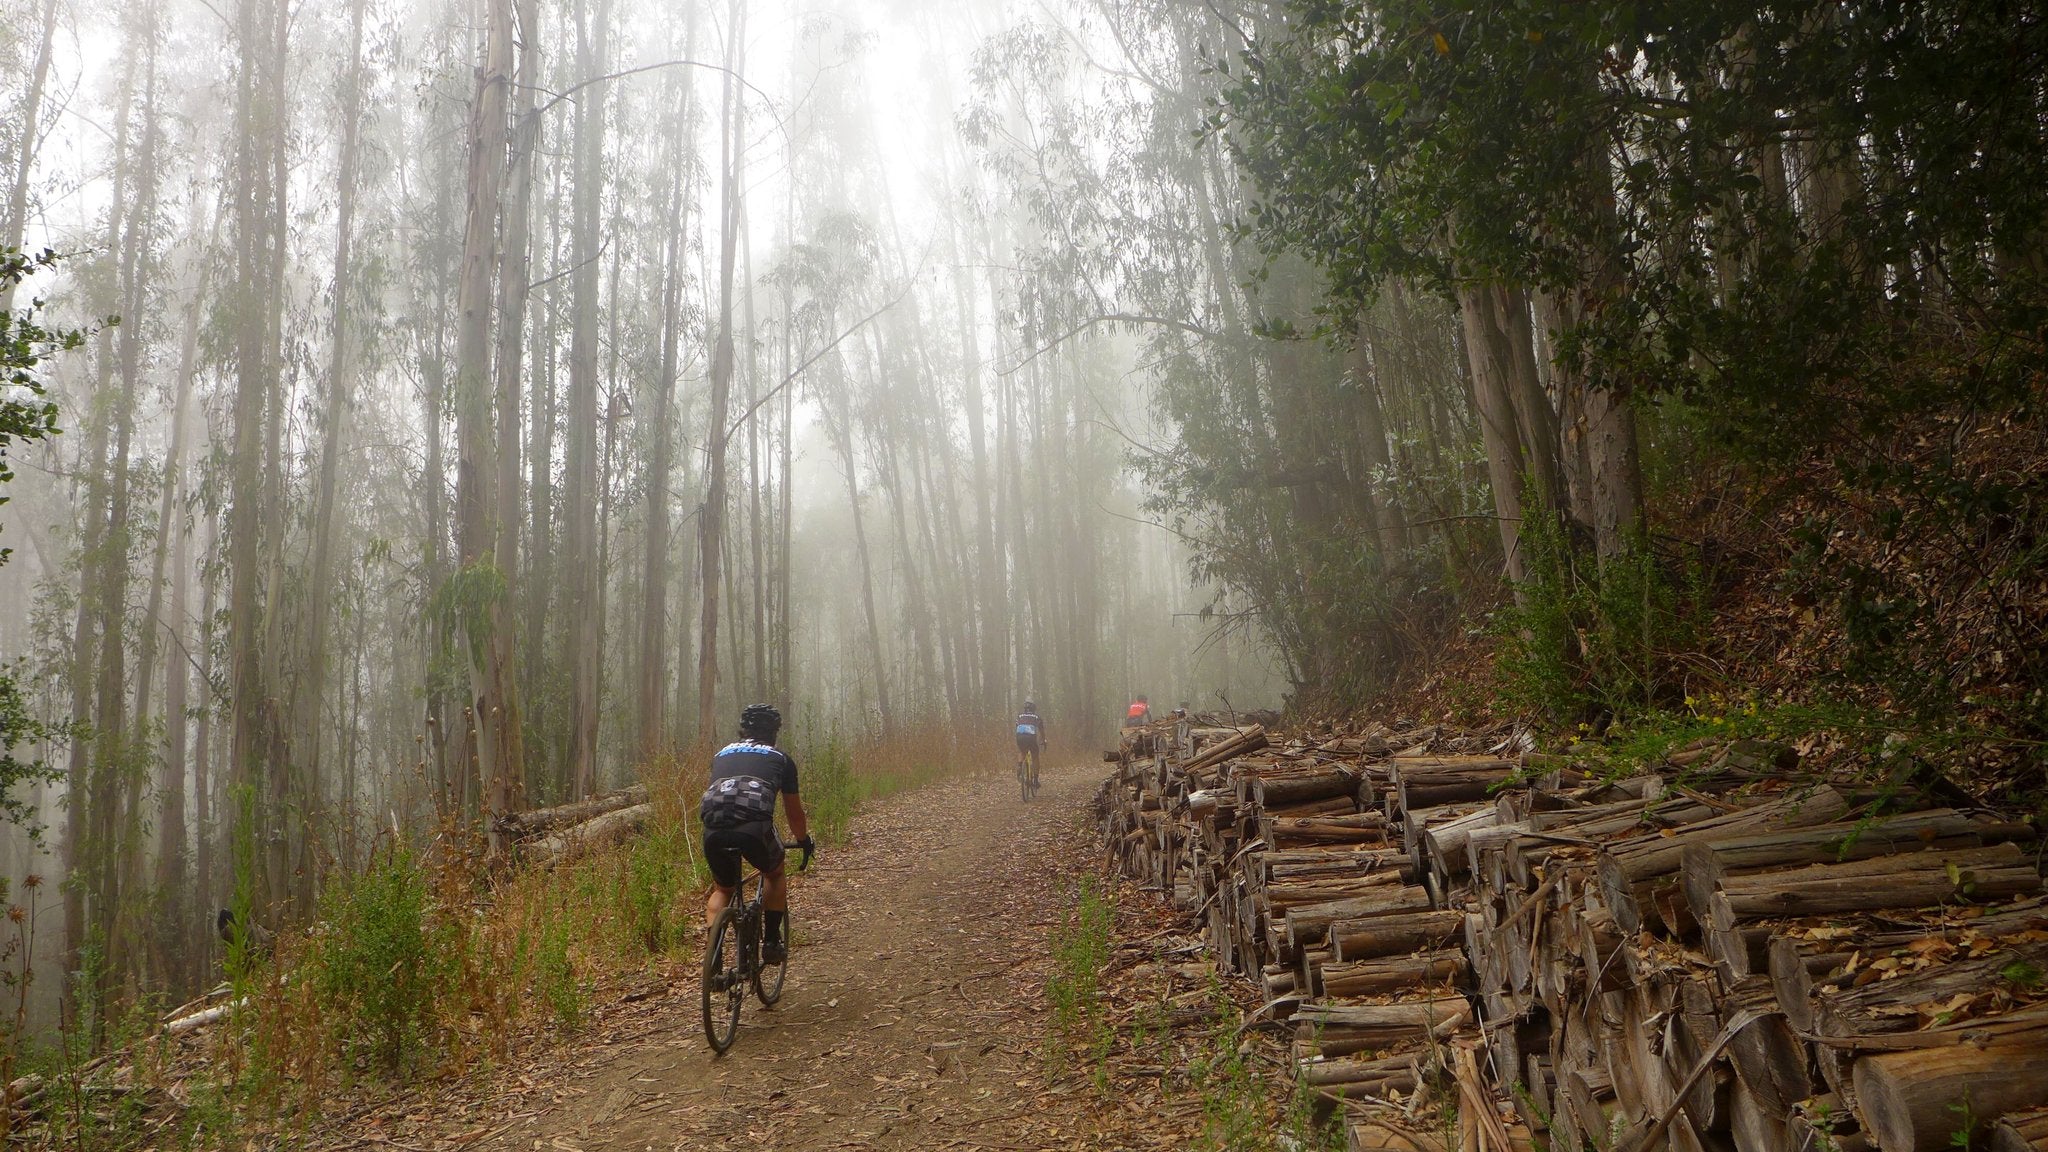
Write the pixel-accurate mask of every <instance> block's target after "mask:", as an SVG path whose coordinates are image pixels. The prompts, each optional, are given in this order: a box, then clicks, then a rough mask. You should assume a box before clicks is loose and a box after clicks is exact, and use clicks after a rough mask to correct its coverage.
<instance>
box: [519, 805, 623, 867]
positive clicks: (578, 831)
mask: <svg viewBox="0 0 2048 1152" xmlns="http://www.w3.org/2000/svg"><path fill="white" fill-rule="evenodd" d="M653 817H654V805H652V804H635V805H633V806H632V807H630V808H621V809H619V810H617V811H615V812H607V813H605V814H604V815H602V816H599V817H597V818H595V819H592V820H585V821H584V822H583V823H581V824H572V825H570V826H569V827H567V828H564V829H562V830H561V831H559V832H557V833H555V834H554V835H552V836H548V837H546V838H544V839H540V840H533V841H529V842H527V843H525V844H522V845H520V847H519V850H520V851H521V852H522V853H524V854H525V855H526V857H527V859H529V860H533V861H536V862H539V863H542V864H547V865H553V864H555V863H556V862H558V861H560V860H561V859H562V858H563V857H564V856H566V855H568V854H569V853H570V852H574V851H588V850H589V849H592V848H595V847H598V846H599V845H602V844H607V843H610V842H611V841H613V840H616V839H618V838H620V837H622V836H627V835H631V834H632V833H635V832H638V831H639V830H640V829H642V828H644V827H646V825H647V821H649V820H651V819H653Z"/></svg>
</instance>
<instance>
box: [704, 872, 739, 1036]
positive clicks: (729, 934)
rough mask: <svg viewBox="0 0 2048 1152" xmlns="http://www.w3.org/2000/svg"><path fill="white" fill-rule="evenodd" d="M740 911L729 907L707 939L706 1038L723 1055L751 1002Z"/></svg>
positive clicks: (713, 922)
mask: <svg viewBox="0 0 2048 1152" xmlns="http://www.w3.org/2000/svg"><path fill="white" fill-rule="evenodd" d="M736 912H737V909H736V908H735V907H733V906H732V905H727V906H726V909H725V911H723V912H720V913H719V914H718V919H716V920H714V921H712V922H711V932H710V934H709V935H708V936H706V937H705V940H704V975H703V996H704V1039H706V1040H708V1041H710V1042H711V1050H712V1051H713V1052H717V1053H719V1054H721V1055H723V1054H724V1052H725V1050H726V1049H728V1048H730V1047H732V1042H733V1038H734V1037H736V1036H738V1035H739V1031H740V1005H741V1004H744V1003H746V1000H747V982H746V975H745V973H744V972H743V970H742V965H741V962H740V925H739V918H738V916H737V915H736V914H735V913H736Z"/></svg>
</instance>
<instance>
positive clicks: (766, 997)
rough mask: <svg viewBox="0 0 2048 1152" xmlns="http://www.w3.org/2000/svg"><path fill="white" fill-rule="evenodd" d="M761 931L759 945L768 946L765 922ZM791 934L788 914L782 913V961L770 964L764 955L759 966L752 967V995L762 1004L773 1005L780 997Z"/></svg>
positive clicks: (787, 962) (787, 976) (786, 973)
mask: <svg viewBox="0 0 2048 1152" xmlns="http://www.w3.org/2000/svg"><path fill="white" fill-rule="evenodd" d="M762 933H763V939H762V941H761V946H762V947H763V948H764V949H765V948H766V947H767V946H768V941H767V939H766V933H767V926H766V924H765V923H764V924H763V925H762ZM792 935H794V933H792V932H791V931H790V924H789V915H788V913H784V914H783V917H782V941H783V943H782V962H781V963H780V964H770V963H768V960H767V957H766V956H765V955H764V956H763V957H762V959H761V966H760V967H758V968H756V969H754V995H755V996H756V997H758V998H759V999H760V1001H761V1003H762V1004H764V1005H767V1006H769V1007H773V1006H774V1004H775V1002H776V1001H777V1000H780V999H782V982H783V981H784V980H786V979H788V978H789V939H790V937H791V936H792Z"/></svg>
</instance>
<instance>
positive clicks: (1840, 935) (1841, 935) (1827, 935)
mask: <svg viewBox="0 0 2048 1152" xmlns="http://www.w3.org/2000/svg"><path fill="white" fill-rule="evenodd" d="M1800 934H1801V935H1803V936H1805V937H1806V938H1807V939H1808V940H1847V939H1849V938H1850V937H1851V936H1854V935H1856V929H1854V928H1843V927H1840V926H1837V925H1832V924H1827V925H1821V926H1818V927H1814V928H1807V929H1804V930H1803V931H1802V932H1801V933H1800Z"/></svg>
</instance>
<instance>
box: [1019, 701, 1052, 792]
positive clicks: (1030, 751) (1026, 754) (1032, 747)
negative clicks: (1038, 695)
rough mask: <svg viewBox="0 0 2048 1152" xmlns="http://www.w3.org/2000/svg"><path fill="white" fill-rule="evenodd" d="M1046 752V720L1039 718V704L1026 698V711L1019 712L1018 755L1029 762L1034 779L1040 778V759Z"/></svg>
mask: <svg viewBox="0 0 2048 1152" xmlns="http://www.w3.org/2000/svg"><path fill="white" fill-rule="evenodd" d="M1044 752H1045V721H1044V720H1041V719H1039V716H1038V705H1037V704H1036V703H1034V702H1032V701H1030V700H1026V701H1025V702H1024V711H1022V712H1019V713H1018V714H1017V755H1018V756H1020V757H1022V758H1024V760H1026V761H1027V762H1028V764H1029V767H1030V771H1031V778H1032V779H1033V780H1036V779H1038V761H1039V757H1040V756H1041V755H1042V754H1043V753H1044Z"/></svg>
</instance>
